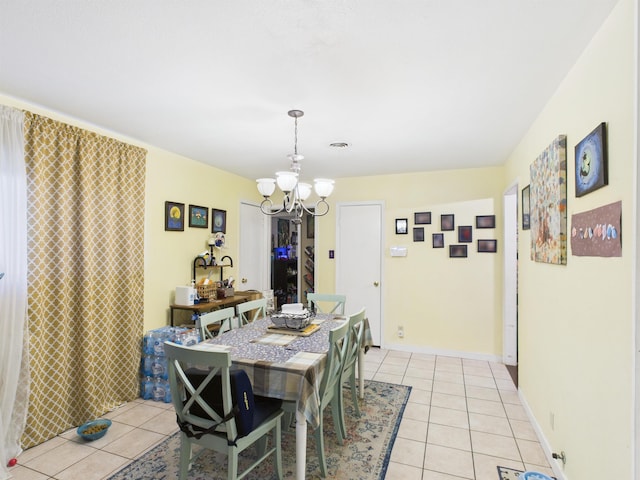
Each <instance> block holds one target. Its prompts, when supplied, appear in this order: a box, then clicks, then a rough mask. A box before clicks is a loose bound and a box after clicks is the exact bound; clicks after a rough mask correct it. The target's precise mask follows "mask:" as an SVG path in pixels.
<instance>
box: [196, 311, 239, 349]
mask: <svg viewBox="0 0 640 480" xmlns="http://www.w3.org/2000/svg"><path fill="white" fill-rule="evenodd" d="M234 316H235V309H234V308H233V307H228V308H222V309H220V310H214V311H213V312H208V313H204V314H202V315H200V317H199V318H198V321H197V326H198V329H199V330H200V339H201V340H202V341H204V340H207V339H209V338H213V337H215V336H216V335H218V334H219V333H220V332H225V331H227V330H231V321H232V320H233V317H234Z"/></svg>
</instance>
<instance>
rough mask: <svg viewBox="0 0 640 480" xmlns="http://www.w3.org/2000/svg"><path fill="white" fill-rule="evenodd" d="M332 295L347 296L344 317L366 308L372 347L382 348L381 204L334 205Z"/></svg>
mask: <svg viewBox="0 0 640 480" xmlns="http://www.w3.org/2000/svg"><path fill="white" fill-rule="evenodd" d="M336 208H337V210H336V252H335V258H336V293H339V294H344V295H346V296H347V303H346V309H345V313H347V314H351V313H355V312H357V311H359V310H360V309H361V308H362V307H365V308H366V315H367V318H368V319H369V325H370V326H371V335H372V337H373V343H374V345H380V346H382V344H381V342H382V294H381V292H382V209H383V205H382V203H381V202H362V203H339V204H338V205H336Z"/></svg>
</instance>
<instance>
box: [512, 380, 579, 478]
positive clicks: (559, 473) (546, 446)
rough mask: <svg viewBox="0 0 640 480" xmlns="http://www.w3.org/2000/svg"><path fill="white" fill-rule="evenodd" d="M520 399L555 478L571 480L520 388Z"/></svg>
mask: <svg viewBox="0 0 640 480" xmlns="http://www.w3.org/2000/svg"><path fill="white" fill-rule="evenodd" d="M518 397H520V403H522V407H523V408H524V410H525V412H526V413H527V417H529V422H531V426H532V427H533V429H534V430H535V432H536V436H537V437H538V441H539V442H540V445H541V446H542V450H544V454H545V456H546V457H547V461H548V462H549V465H551V469H552V470H553V474H554V476H555V477H556V478H557V479H558V480H569V478H568V477H567V476H566V475H565V474H564V471H563V470H562V468H561V467H560V464H559V462H558V461H557V460H556V459H555V458H553V452H552V449H551V444H550V443H549V441H548V440H547V437H545V435H544V433H543V432H542V428H541V427H540V424H539V423H538V420H537V419H536V417H535V416H534V415H533V411H532V410H531V408H530V407H529V404H528V403H527V399H526V398H525V397H524V393H523V392H522V390H520V389H519V388H518Z"/></svg>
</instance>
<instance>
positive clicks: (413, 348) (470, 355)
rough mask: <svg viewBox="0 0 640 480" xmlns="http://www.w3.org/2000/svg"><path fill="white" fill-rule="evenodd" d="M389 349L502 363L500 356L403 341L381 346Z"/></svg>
mask: <svg viewBox="0 0 640 480" xmlns="http://www.w3.org/2000/svg"><path fill="white" fill-rule="evenodd" d="M382 348H384V349H389V350H400V351H402V352H409V353H425V354H429V355H441V356H443V357H460V358H466V359H468V360H483V361H485V362H497V363H502V357H500V356H498V355H489V354H486V353H475V352H461V351H458V350H446V349H440V348H430V347H420V346H417V345H406V344H404V343H385V344H384V346H383V347H382Z"/></svg>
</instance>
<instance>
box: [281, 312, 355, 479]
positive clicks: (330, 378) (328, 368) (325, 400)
mask: <svg viewBox="0 0 640 480" xmlns="http://www.w3.org/2000/svg"><path fill="white" fill-rule="evenodd" d="M348 347H349V322H344V323H343V324H342V325H341V326H340V327H338V328H335V329H333V330H331V331H330V332H329V351H328V352H327V362H326V365H325V369H324V373H323V375H322V379H321V380H320V386H319V388H318V393H319V397H320V405H319V409H318V410H319V425H318V428H316V429H315V430H314V431H313V436H314V438H315V443H316V453H317V455H318V458H319V460H320V462H319V463H320V472H321V473H322V476H323V477H326V476H327V462H326V460H325V456H324V429H323V423H324V421H323V417H324V415H323V412H324V409H325V408H326V407H327V406H328V405H331V415H332V417H333V422H334V427H335V430H336V436H337V437H338V443H339V444H340V445H342V444H343V443H344V439H345V438H346V428H345V426H344V420H343V417H342V415H341V414H340V405H339V403H338V395H336V392H337V391H338V388H337V385H338V383H339V382H340V381H341V378H342V369H343V365H344V360H345V358H346V355H347V349H348ZM296 407H297V406H296V402H294V401H284V402H283V403H282V409H283V410H284V411H285V418H287V417H289V418H291V415H294V416H295V411H296ZM285 425H286V426H288V425H287V424H286V423H285Z"/></svg>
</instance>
